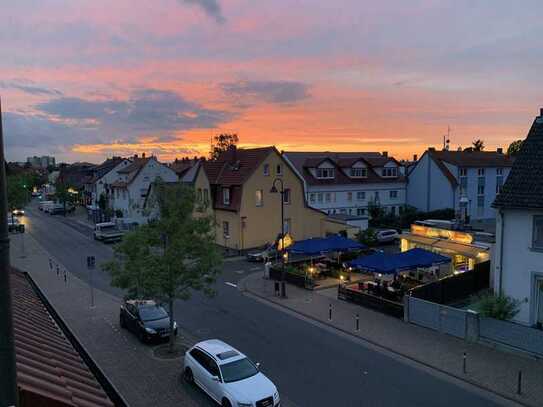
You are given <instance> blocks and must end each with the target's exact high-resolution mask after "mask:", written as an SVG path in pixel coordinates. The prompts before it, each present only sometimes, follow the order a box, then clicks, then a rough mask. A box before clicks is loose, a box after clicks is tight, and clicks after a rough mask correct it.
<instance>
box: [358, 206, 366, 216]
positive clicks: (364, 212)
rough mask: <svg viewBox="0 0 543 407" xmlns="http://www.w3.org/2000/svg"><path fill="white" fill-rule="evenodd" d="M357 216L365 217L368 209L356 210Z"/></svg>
mask: <svg viewBox="0 0 543 407" xmlns="http://www.w3.org/2000/svg"><path fill="white" fill-rule="evenodd" d="M356 214H357V215H358V216H363V215H365V214H366V209H365V208H357V209H356Z"/></svg>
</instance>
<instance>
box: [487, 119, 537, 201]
mask: <svg viewBox="0 0 543 407" xmlns="http://www.w3.org/2000/svg"><path fill="white" fill-rule="evenodd" d="M542 113H543V111H542ZM492 206H494V207H496V208H526V209H543V114H542V115H541V116H539V117H537V118H536V119H535V120H534V123H533V124H532V127H531V128H530V131H529V132H528V136H527V137H526V140H524V143H522V148H521V149H520V152H519V153H518V155H517V156H516V159H515V163H514V164H513V168H512V169H511V172H510V173H509V176H508V177H507V180H506V181H505V184H504V185H503V187H502V189H501V191H500V193H499V194H498V196H497V197H496V200H495V201H494V203H493V204H492Z"/></svg>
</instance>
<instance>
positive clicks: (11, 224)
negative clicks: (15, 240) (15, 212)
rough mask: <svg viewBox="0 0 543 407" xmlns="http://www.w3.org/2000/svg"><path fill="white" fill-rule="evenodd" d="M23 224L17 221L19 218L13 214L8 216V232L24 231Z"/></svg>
mask: <svg viewBox="0 0 543 407" xmlns="http://www.w3.org/2000/svg"><path fill="white" fill-rule="evenodd" d="M24 231H25V225H24V224H23V223H21V222H20V221H19V219H17V218H14V217H13V216H8V232H19V233H24Z"/></svg>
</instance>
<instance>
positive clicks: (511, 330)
mask: <svg viewBox="0 0 543 407" xmlns="http://www.w3.org/2000/svg"><path fill="white" fill-rule="evenodd" d="M404 320H405V321H406V322H409V323H412V324H416V325H420V326H423V327H425V328H429V329H433V330H434V331H438V332H441V333H445V334H449V335H452V336H455V337H457V338H461V339H465V340H468V341H471V342H479V341H482V342H491V343H494V344H499V345H505V346H507V347H509V348H514V349H517V350H521V351H523V352H527V353H530V354H532V355H535V356H538V357H543V331H541V330H538V329H535V328H530V327H528V326H524V325H519V324H515V323H512V322H508V321H500V320H497V319H493V318H485V317H482V316H480V315H479V314H478V313H476V312H473V311H466V310H462V309H458V308H453V307H449V306H446V305H442V304H438V303H435V302H430V301H426V300H422V299H420V298H415V297H413V296H406V297H405V299H404Z"/></svg>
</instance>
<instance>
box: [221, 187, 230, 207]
mask: <svg viewBox="0 0 543 407" xmlns="http://www.w3.org/2000/svg"><path fill="white" fill-rule="evenodd" d="M222 203H223V204H225V205H230V190H229V189H228V188H223V189H222Z"/></svg>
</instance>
